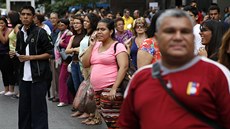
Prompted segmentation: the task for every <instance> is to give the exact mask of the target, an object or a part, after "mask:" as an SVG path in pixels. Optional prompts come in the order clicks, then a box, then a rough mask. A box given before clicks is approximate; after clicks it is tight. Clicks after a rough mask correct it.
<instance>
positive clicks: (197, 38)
mask: <svg viewBox="0 0 230 129" xmlns="http://www.w3.org/2000/svg"><path fill="white" fill-rule="evenodd" d="M199 33H200V24H196V25H195V26H194V27H193V34H194V36H195V39H194V43H195V50H194V53H195V54H197V53H198V50H199V48H200V47H204V45H202V43H201V37H200V34H199Z"/></svg>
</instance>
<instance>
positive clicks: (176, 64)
mask: <svg viewBox="0 0 230 129" xmlns="http://www.w3.org/2000/svg"><path fill="white" fill-rule="evenodd" d="M194 57H195V55H194V56H192V57H190V58H189V57H187V58H186V59H179V58H178V60H175V58H174V59H172V58H167V59H164V57H162V65H163V66H165V67H166V68H168V69H171V70H172V69H177V68H180V67H181V66H183V65H185V64H187V63H188V62H190V61H191V60H193V59H194Z"/></svg>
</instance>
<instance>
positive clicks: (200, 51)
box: [197, 47, 208, 57]
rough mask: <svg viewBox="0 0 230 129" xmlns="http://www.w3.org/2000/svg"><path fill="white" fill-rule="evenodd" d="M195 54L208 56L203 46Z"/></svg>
mask: <svg viewBox="0 0 230 129" xmlns="http://www.w3.org/2000/svg"><path fill="white" fill-rule="evenodd" d="M197 54H198V55H199V56H205V57H208V53H207V51H206V50H205V48H204V47H200V48H199V50H198V53H197Z"/></svg>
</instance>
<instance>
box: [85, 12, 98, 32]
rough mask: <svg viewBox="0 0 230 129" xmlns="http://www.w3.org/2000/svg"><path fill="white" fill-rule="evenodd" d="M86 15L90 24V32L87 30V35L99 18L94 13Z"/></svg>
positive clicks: (95, 26) (92, 30)
mask: <svg viewBox="0 0 230 129" xmlns="http://www.w3.org/2000/svg"><path fill="white" fill-rule="evenodd" d="M86 17H88V19H89V22H90V26H91V30H90V32H87V35H91V34H92V33H93V32H94V31H95V30H96V28H97V23H98V22H99V21H100V20H101V19H100V17H99V16H98V15H96V14H94V13H88V14H87V15H86Z"/></svg>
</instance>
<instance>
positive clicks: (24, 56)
mask: <svg viewBox="0 0 230 129" xmlns="http://www.w3.org/2000/svg"><path fill="white" fill-rule="evenodd" d="M18 59H19V61H20V62H25V61H29V60H30V56H26V55H19V56H18Z"/></svg>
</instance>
